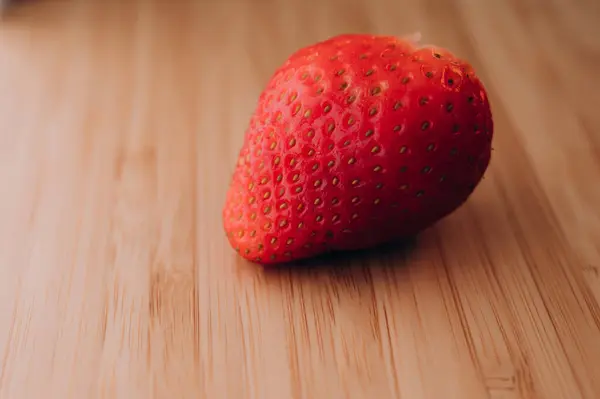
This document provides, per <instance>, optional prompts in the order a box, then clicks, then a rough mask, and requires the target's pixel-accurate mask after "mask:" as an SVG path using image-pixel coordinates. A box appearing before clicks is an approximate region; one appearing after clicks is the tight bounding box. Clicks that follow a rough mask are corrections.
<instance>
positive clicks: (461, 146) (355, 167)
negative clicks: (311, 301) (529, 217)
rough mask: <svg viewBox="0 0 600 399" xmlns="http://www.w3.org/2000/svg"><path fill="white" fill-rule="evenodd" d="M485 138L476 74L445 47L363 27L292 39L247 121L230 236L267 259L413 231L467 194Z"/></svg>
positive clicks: (484, 157)
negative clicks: (313, 39)
mask: <svg viewBox="0 0 600 399" xmlns="http://www.w3.org/2000/svg"><path fill="white" fill-rule="evenodd" d="M492 136H493V121H492V115H491V110H490V105H489V102H488V98H487V94H486V91H485V89H484V87H483V84H482V83H481V81H480V80H479V78H478V77H477V76H476V74H475V72H474V71H473V68H472V67H471V66H470V65H469V64H468V63H467V62H466V61H464V60H461V59H459V58H457V57H456V56H454V55H453V54H451V53H450V52H449V51H447V50H444V49H441V48H436V47H433V46H424V47H418V46H417V45H416V44H415V43H414V42H412V41H409V40H407V39H402V38H395V37H390V36H374V35H362V34H347V35H340V36H335V37H332V38H330V39H328V40H325V41H322V42H319V43H316V44H313V45H311V46H308V47H305V48H302V49H300V50H299V51H297V52H296V53H294V54H293V55H291V57H290V58H288V60H287V61H286V62H285V63H284V64H283V66H281V67H280V68H279V69H278V70H277V71H276V72H275V74H274V75H273V77H272V78H271V79H270V81H269V82H268V84H267V86H266V88H265V90H264V91H263V92H262V94H261V95H260V98H259V101H258V106H257V108H256V111H255V113H254V114H253V116H252V118H251V120H250V124H249V127H248V130H247V131H246V134H245V139H244V143H243V146H242V148H241V151H240V153H239V159H238V162H237V165H236V167H235V170H234V173H233V177H232V180H231V185H230V188H229V191H228V193H227V197H226V202H225V206H224V209H223V223H224V228H225V231H226V233H227V236H228V239H229V242H230V243H231V245H232V246H233V247H234V248H235V249H236V250H237V251H238V252H239V253H240V254H241V256H243V257H244V258H246V259H248V260H251V261H254V262H257V263H262V264H263V265H268V264H276V263H281V262H288V261H290V260H294V259H302V258H308V257H313V256H316V255H319V254H321V253H324V252H326V251H343V250H355V249H365V248H369V247H374V246H376V245H379V244H383V243H386V242H390V241H393V240H398V239H402V238H404V237H408V236H413V235H415V234H417V233H419V232H420V231H422V230H423V229H425V228H428V227H430V226H431V225H433V224H434V223H436V222H437V221H439V220H440V219H442V218H443V217H445V216H447V215H448V214H450V213H452V212H453V211H454V210H456V209H457V208H458V207H459V206H461V205H462V204H463V203H464V202H465V201H466V200H467V198H468V197H469V196H470V194H471V193H472V192H473V190H474V189H475V187H476V186H477V185H478V183H479V182H480V180H481V178H482V176H483V174H484V172H485V170H486V169H487V167H488V164H489V162H490V156H491V141H492Z"/></svg>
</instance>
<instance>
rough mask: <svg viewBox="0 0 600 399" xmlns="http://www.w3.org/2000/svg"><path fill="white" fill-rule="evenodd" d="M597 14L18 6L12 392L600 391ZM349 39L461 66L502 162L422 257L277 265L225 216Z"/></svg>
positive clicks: (533, 394)
mask: <svg viewBox="0 0 600 399" xmlns="http://www.w3.org/2000/svg"><path fill="white" fill-rule="evenodd" d="M599 4H600V3H598V2H596V1H594V0H579V1H567V0H546V1H541V0H521V1H516V0H510V1H472V0H424V1H420V2H417V1H412V0H401V1H395V2H392V1H385V0H370V1H367V0H344V1H342V0H331V1H328V2H318V1H313V0H308V1H304V2H302V1H300V0H293V1H292V0H290V1H286V0H264V1H250V0H238V1H235V2H234V1H230V2H224V3H223V4H222V5H219V4H218V2H215V1H197V2H191V1H177V2H166V1H163V2H161V1H158V0H154V1H145V0H137V1H135V0H131V1H128V2H91V1H84V0H81V1H75V0H73V1H60V2H59V1H29V2H23V4H16V5H14V7H13V8H11V9H9V10H7V12H6V13H5V14H4V15H3V17H2V19H1V20H0V183H1V186H2V188H3V189H4V190H5V191H4V194H3V195H2V196H1V197H0V220H1V223H0V299H1V301H0V398H2V399H5V398H6V399H30V398H31V399H37V398H42V397H43V398H57V399H59V398H60V399H63V398H78V399H79V398H90V399H93V398H124V399H125V398H127V399H137V398H139V399H147V398H165V399H167V398H232V399H234V398H235V399H239V398H256V399H258V398H261V399H263V398H264V399H270V398H273V399H275V398H294V399H300V398H307V399H308V398H310V399H321V398H323V399H338V398H339V399H348V398H369V397H378V398H382V399H383V398H403V399H404V398H410V399H418V398H432V399H438V398H445V399H453V398H456V399H470V398H474V399H480V398H481V399H483V398H490V399H501V398H502V399H508V398H510V399H513V398H523V399H525V398H527V399H531V398H536V399H537V398H539V399H559V398H560V399H578V398H584V399H596V398H600V377H599V376H600V374H598V371H597V370H598V368H599V367H600V307H599V300H600V276H599V274H600V273H599V270H600V185H599V184H598V181H599V179H600V114H599V113H598V111H597V107H598V104H600V94H599V93H600V90H599V89H600V86H599V85H598V83H597V81H598V79H597V75H598V74H597V69H598V65H599V64H600V39H599V38H600V28H599V26H600V24H599V23H600V6H599ZM350 31H352V32H373V33H387V34H396V35H404V34H407V33H411V32H415V31H420V32H421V33H422V35H423V38H424V41H425V42H430V43H436V44H438V45H441V46H445V47H448V48H450V49H451V50H452V51H454V52H456V53H458V54H459V55H461V56H463V57H466V58H468V59H470V60H471V61H472V62H473V64H474V65H475V67H476V68H477V70H478V71H479V73H480V75H481V76H482V78H483V79H484V81H485V82H486V84H487V86H488V87H489V91H490V96H491V100H492V102H493V108H494V115H495V120H496V137H495V144H494V148H495V150H494V156H493V160H492V165H491V167H490V170H489V172H488V174H487V176H486V179H485V180H484V182H483V183H482V185H481V186H480V187H479V188H478V190H477V191H476V193H475V194H474V195H473V197H472V198H471V199H470V201H469V202H468V204H467V205H465V206H464V207H463V208H461V209H460V210H459V211H458V212H456V213H455V214H453V215H452V216H450V217H448V218H447V219H445V220H444V221H442V222H440V223H439V224H437V225H436V226H435V227H434V228H432V229H429V230H428V231H426V232H424V233H423V234H422V235H421V236H420V237H418V238H417V240H416V242H414V243H412V244H411V245H409V246H407V248H396V249H393V248H392V249H391V248H387V249H381V250H378V251H370V252H368V251H367V252H363V253H360V254H355V255H352V256H349V255H346V256H339V257H336V258H331V257H330V258H322V259H320V260H318V261H316V262H315V265H314V267H312V268H305V267H303V268H300V267H297V268H289V269H284V270H279V271H263V270H262V269H260V268H258V267H256V266H253V265H250V264H248V263H246V262H244V261H241V260H240V259H239V258H238V257H237V256H236V255H235V253H234V252H233V251H232V250H231V248H230V247H229V246H228V244H227V242H226V239H225V237H224V234H223V232H222V228H221V220H220V210H221V206H222V203H223V201H224V196H225V190H226V188H227V182H228V179H229V176H230V173H231V171H232V169H233V165H234V162H235V158H236V155H237V151H238V150H239V146H240V145H241V140H242V136H243V133H244V129H245V127H246V124H247V122H248V120H249V117H250V114H251V112H252V111H253V108H254V105H255V102H256V99H257V97H258V94H259V92H260V90H261V89H262V87H263V85H264V84H265V83H266V80H267V79H268V78H269V76H270V75H271V73H272V72H273V70H274V69H275V68H276V67H277V66H278V65H279V64H280V63H281V62H282V61H283V60H284V59H285V58H286V57H287V56H288V55H289V54H290V53H291V52H292V51H294V50H295V49H297V48H298V47H300V46H303V45H306V44H309V43H311V42H313V41H317V40H320V39H323V38H325V37H328V36H332V35H334V34H337V33H341V32H350ZM594 370H596V371H594Z"/></svg>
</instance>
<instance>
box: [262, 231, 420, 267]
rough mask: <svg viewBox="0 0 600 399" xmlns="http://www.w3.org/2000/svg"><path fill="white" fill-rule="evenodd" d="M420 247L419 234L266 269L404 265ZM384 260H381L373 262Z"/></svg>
mask: <svg viewBox="0 0 600 399" xmlns="http://www.w3.org/2000/svg"><path fill="white" fill-rule="evenodd" d="M416 247H417V236H414V237H409V238H406V239H403V240H397V241H393V242H388V243H385V244H381V245H378V246H375V247H372V248H368V249H359V250H348V251H331V252H326V253H323V254H321V255H319V256H315V257H312V258H308V259H301V260H296V261H290V262H287V263H281V264H277V265H273V266H267V267H265V268H264V273H265V274H266V275H279V274H280V273H282V272H285V273H289V272H292V273H294V274H296V273H300V274H303V273H314V272H331V271H336V272H339V271H341V270H344V269H350V268H354V267H356V266H358V265H362V266H365V264H367V263H369V264H373V265H378V266H381V264H382V263H385V264H386V265H387V264H393V265H394V266H399V267H402V266H403V265H405V262H403V260H404V259H406V258H407V257H409V255H410V253H411V252H412V251H413V250H414V249H415V248H416ZM373 260H381V261H382V262H373Z"/></svg>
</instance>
